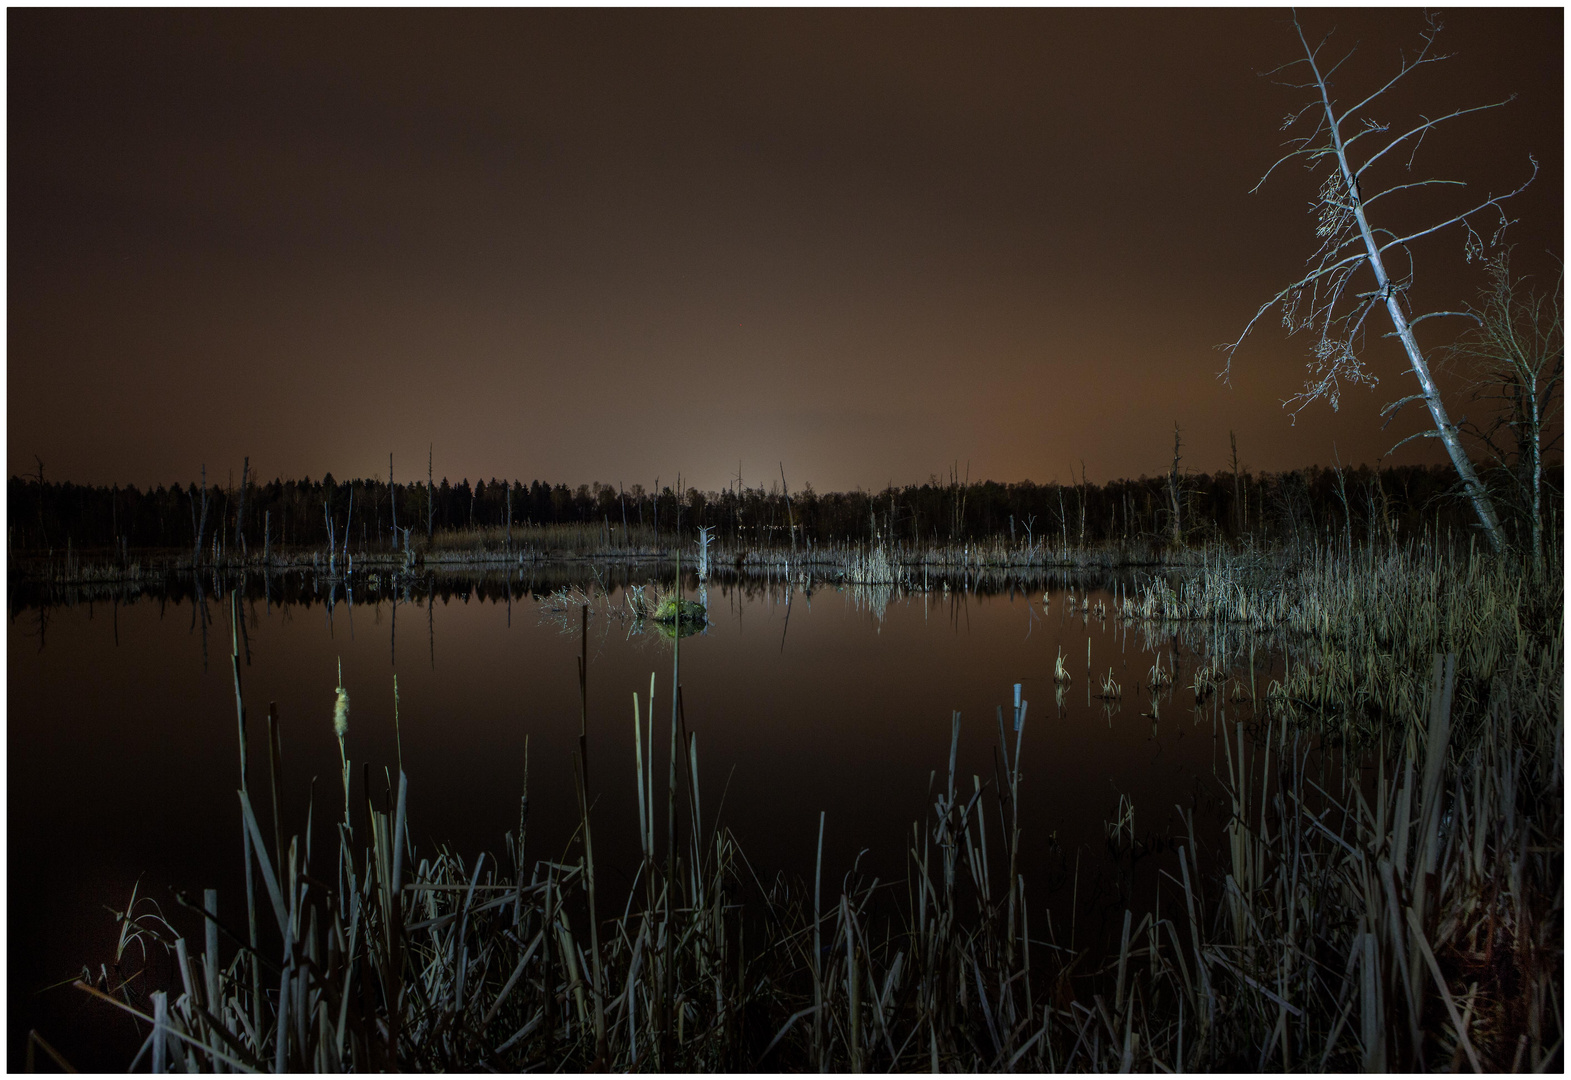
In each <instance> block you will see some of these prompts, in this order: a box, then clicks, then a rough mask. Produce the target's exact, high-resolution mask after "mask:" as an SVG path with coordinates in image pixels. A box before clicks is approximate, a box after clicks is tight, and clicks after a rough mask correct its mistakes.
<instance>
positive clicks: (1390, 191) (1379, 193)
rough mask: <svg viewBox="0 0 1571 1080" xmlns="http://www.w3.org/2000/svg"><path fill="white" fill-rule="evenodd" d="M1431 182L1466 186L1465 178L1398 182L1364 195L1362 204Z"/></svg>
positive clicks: (1424, 185) (1367, 204)
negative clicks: (1409, 182)
mask: <svg viewBox="0 0 1571 1080" xmlns="http://www.w3.org/2000/svg"><path fill="white" fill-rule="evenodd" d="M1431 184H1449V185H1454V186H1456V187H1467V181H1466V180H1417V181H1415V182H1413V183H1411V184H1398V185H1397V186H1396V187H1392V188H1386V189H1385V190H1384V191H1377V192H1375V193H1374V194H1373V195H1369V196H1366V197H1365V199H1364V206H1365V207H1368V206H1369V204H1370V203H1372V202H1374V201H1375V200H1376V199H1378V198H1380V197H1381V196H1382V195H1391V194H1393V193H1395V192H1398V191H1405V190H1407V189H1408V188H1417V187H1428V186H1429V185H1431Z"/></svg>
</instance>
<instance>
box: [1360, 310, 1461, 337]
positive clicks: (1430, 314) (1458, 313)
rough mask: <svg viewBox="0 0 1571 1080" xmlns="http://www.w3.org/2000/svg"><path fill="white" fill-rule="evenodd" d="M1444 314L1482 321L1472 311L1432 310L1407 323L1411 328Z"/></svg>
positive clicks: (1392, 334)
mask: <svg viewBox="0 0 1571 1080" xmlns="http://www.w3.org/2000/svg"><path fill="white" fill-rule="evenodd" d="M1442 315H1456V316H1458V317H1460V318H1463V319H1472V320H1473V321H1474V322H1478V321H1480V320H1479V318H1478V316H1477V315H1475V314H1474V313H1473V312H1471V311H1430V312H1427V313H1425V314H1423V315H1420V316H1418V318H1416V319H1409V320H1407V325H1408V327H1409V328H1412V327H1414V326H1417V325H1418V324H1419V323H1421V322H1423V321H1424V320H1425V319H1438V318H1440V317H1441V316H1442ZM1381 337H1396V332H1395V331H1392V332H1391V333H1389V334H1382V335H1381Z"/></svg>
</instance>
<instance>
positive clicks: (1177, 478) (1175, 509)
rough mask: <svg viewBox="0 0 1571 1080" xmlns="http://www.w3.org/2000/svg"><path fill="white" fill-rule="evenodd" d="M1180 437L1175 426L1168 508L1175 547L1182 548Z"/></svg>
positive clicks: (1168, 482) (1168, 486)
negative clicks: (1179, 493)
mask: <svg viewBox="0 0 1571 1080" xmlns="http://www.w3.org/2000/svg"><path fill="white" fill-rule="evenodd" d="M1180 445H1181V443H1180V436H1179V432H1178V425H1177V424H1176V423H1175V424H1174V425H1173V468H1172V470H1171V471H1170V472H1168V474H1167V508H1168V513H1169V515H1170V520H1169V525H1170V526H1171V527H1172V533H1173V546H1174V547H1182V546H1183V543H1184V521H1183V516H1182V514H1181V512H1180V503H1179V497H1178V489H1179V486H1180V485H1181V484H1182V483H1183V477H1182V476H1181V475H1180V474H1179V471H1178V463H1179V462H1180V461H1182V460H1183V459H1182V458H1181V457H1179V447H1180Z"/></svg>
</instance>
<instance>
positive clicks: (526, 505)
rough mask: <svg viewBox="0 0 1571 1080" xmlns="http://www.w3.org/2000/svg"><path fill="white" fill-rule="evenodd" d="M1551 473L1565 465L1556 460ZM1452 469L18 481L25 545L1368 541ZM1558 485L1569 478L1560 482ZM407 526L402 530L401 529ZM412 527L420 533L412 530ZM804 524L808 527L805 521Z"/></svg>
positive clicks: (1439, 507)
mask: <svg viewBox="0 0 1571 1080" xmlns="http://www.w3.org/2000/svg"><path fill="white" fill-rule="evenodd" d="M1549 475H1550V477H1551V478H1553V479H1558V472H1557V471H1556V470H1550V471H1549ZM1456 492H1457V477H1456V473H1455V471H1454V470H1453V469H1452V468H1451V467H1450V466H1423V465H1402V466H1395V467H1389V468H1381V469H1378V470H1376V469H1371V468H1369V467H1368V466H1362V467H1359V468H1357V469H1340V470H1339V469H1332V468H1325V467H1319V466H1316V467H1311V468H1307V469H1295V470H1292V471H1288V472H1281V473H1253V472H1249V471H1243V470H1240V471H1223V472H1216V473H1200V474H1194V473H1188V474H1182V475H1180V474H1178V472H1177V471H1176V470H1175V471H1174V472H1173V473H1172V474H1170V475H1167V476H1159V477H1145V476H1142V477H1140V478H1138V479H1133V480H1116V481H1112V482H1109V483H1106V484H1093V483H1087V482H1081V483H1074V484H1060V483H1048V484H1038V483H1034V482H1032V481H1030V480H1025V481H1020V482H1017V483H998V482H996V481H990V480H989V481H979V482H975V483H964V482H958V481H954V480H951V481H948V482H946V481H944V480H942V479H940V478H938V477H933V478H931V479H930V480H929V481H928V482H927V483H924V484H911V485H906V486H903V487H889V488H886V489H885V490H883V491H880V492H868V491H860V490H858V491H851V492H832V493H822V494H821V493H818V492H815V491H814V490H813V488H812V486H811V485H810V484H809V485H807V486H805V487H803V488H802V489H800V490H797V491H792V492H790V494H789V496H787V495H786V494H784V493H783V489H782V488H781V487H780V486H779V485H771V487H770V488H768V489H765V488H763V487H756V488H750V487H745V486H742V485H733V486H731V487H729V488H727V489H725V490H723V491H718V492H715V491H709V492H704V491H699V490H697V489H694V488H687V487H681V488H678V489H677V490H673V489H672V487H671V486H669V485H667V486H665V487H662V488H660V489H659V490H658V491H655V490H646V489H645V488H644V487H643V486H642V485H641V484H631V485H627V486H625V487H624V486H623V485H621V484H604V483H594V484H580V485H579V486H578V487H576V488H571V487H569V486H567V485H566V484H561V483H558V484H549V483H545V482H542V481H539V480H534V481H531V482H529V483H527V484H526V483H523V482H521V481H512V482H507V481H502V480H497V479H494V478H493V479H491V480H481V481H476V482H474V483H472V484H471V483H470V481H469V480H468V479H464V480H461V481H459V482H458V483H456V484H455V483H452V482H450V481H449V480H447V479H446V478H444V479H443V480H442V481H441V482H440V483H439V484H428V483H425V482H416V483H408V484H404V483H399V484H393V485H391V486H389V484H388V483H387V482H385V481H382V480H379V479H376V480H373V479H357V480H346V481H340V480H337V479H335V478H334V477H333V476H332V474H331V473H329V474H327V475H326V476H323V477H322V478H321V479H319V480H312V479H309V478H304V479H300V480H282V479H275V480H272V481H270V482H265V483H258V482H256V481H255V480H254V479H252V478H251V477H250V476H249V469H247V470H246V471H245V474H244V475H243V479H242V482H241V483H240V484H230V483H225V484H222V485H217V484H212V483H207V482H205V478H204V482H203V483H201V484H198V483H191V484H188V485H186V486H184V487H181V486H178V485H175V486H170V487H165V486H163V485H159V486H157V487H154V488H151V489H147V490H143V489H139V488H137V487H134V486H119V485H116V486H112V487H90V486H83V485H79V484H73V483H69V482H65V483H61V482H53V481H50V482H47V483H46V482H41V481H40V480H39V479H38V477H36V476H30V477H19V476H15V475H13V476H12V477H11V478H10V485H9V511H10V517H9V522H10V536H9V540H10V544H11V548H12V551H13V552H22V551H44V550H58V549H65V548H66V547H68V546H71V547H74V548H76V549H79V550H80V549H92V548H114V549H121V550H129V549H131V548H165V549H168V548H175V549H179V548H185V549H193V548H204V549H210V548H213V547H215V546H216V547H218V548H220V549H221V550H223V551H224V552H226V553H227V554H229V555H230V556H234V555H245V554H258V553H260V552H261V551H263V550H264V548H268V549H271V550H274V551H277V550H281V549H293V548H301V547H305V548H321V547H326V546H327V545H328V544H329V542H330V540H331V543H332V545H333V546H334V547H335V548H337V547H343V546H344V545H345V543H346V542H347V545H348V550H350V551H351V552H353V551H361V550H388V549H390V548H395V547H401V546H402V545H403V544H404V543H405V541H406V539H407V542H408V543H409V544H410V545H411V546H414V547H418V546H419V544H420V542H421V541H422V540H426V539H429V538H430V537H431V536H432V535H433V534H434V533H437V532H442V531H455V530H456V531H466V530H491V529H498V528H501V529H504V530H505V529H507V528H508V527H509V526H511V527H514V528H521V527H527V526H530V525H579V526H586V527H595V528H597V529H601V530H603V534H604V535H605V536H606V537H607V539H608V541H609V542H611V543H613V544H614V543H618V542H619V540H618V538H621V537H626V536H627V535H628V534H629V533H632V534H633V535H635V536H637V535H642V536H646V537H647V536H651V535H654V534H655V532H658V535H660V536H661V537H669V536H671V535H672V534H673V530H675V529H678V528H679V529H680V531H681V535H682V536H683V537H687V538H691V537H693V536H695V535H696V530H697V528H698V527H700V526H707V527H709V528H711V529H712V530H713V532H714V535H715V537H716V539H717V540H719V541H720V542H722V543H730V544H735V545H739V546H747V545H756V546H767V545H784V546H789V545H790V544H791V543H792V542H793V540H794V541H795V542H796V543H798V544H803V545H806V544H829V543H837V542H847V541H849V542H858V541H867V540H872V541H875V542H880V543H883V542H890V541H893V542H894V543H898V544H948V543H963V542H968V541H976V540H981V539H988V538H1000V537H1003V538H1009V539H1012V540H1013V541H1014V542H1016V543H1019V544H1023V545H1029V544H1037V545H1039V546H1042V547H1046V548H1052V549H1058V548H1074V547H1084V546H1091V545H1097V544H1102V543H1106V542H1109V541H1132V540H1146V541H1157V542H1160V543H1164V544H1174V543H1177V544H1189V543H1196V542H1198V541H1201V540H1207V539H1222V540H1240V539H1243V538H1245V537H1252V538H1253V539H1254V540H1256V541H1257V542H1262V543H1272V542H1281V541H1300V542H1314V541H1316V540H1322V539H1327V538H1331V537H1335V538H1346V539H1351V540H1353V541H1355V542H1359V543H1362V542H1364V541H1366V540H1368V539H1371V538H1373V539H1377V540H1378V539H1395V538H1399V537H1403V536H1408V535H1413V534H1415V532H1416V531H1418V530H1421V529H1423V528H1426V527H1433V526H1436V525H1438V526H1440V527H1442V528H1446V527H1449V528H1454V529H1459V530H1465V529H1467V528H1468V527H1470V524H1471V517H1470V514H1469V511H1468V508H1467V506H1466V505H1465V503H1463V502H1462V501H1461V500H1460V499H1459V498H1458V497H1457V495H1456ZM1549 494H1551V495H1553V496H1555V498H1553V499H1551V503H1556V502H1557V498H1558V494H1559V493H1558V491H1556V492H1551V493H1549ZM395 522H396V526H397V529H398V531H397V532H395V531H394V526H395ZM406 530H407V537H406V535H405V531H406ZM793 533H794V536H793Z"/></svg>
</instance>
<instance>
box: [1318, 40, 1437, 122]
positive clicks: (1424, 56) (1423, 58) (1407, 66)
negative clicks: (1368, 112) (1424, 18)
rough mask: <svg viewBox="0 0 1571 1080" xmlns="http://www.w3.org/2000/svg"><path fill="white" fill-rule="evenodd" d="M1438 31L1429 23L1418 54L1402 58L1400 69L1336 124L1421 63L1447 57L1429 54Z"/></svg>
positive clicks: (1345, 120) (1389, 87) (1344, 114)
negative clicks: (1410, 57) (1409, 58)
mask: <svg viewBox="0 0 1571 1080" xmlns="http://www.w3.org/2000/svg"><path fill="white" fill-rule="evenodd" d="M1439 31H1440V27H1439V26H1437V25H1431V26H1430V27H1429V28H1428V29H1426V30H1425V31H1424V33H1423V34H1422V37H1423V39H1424V47H1423V48H1422V49H1419V50H1418V56H1417V57H1415V58H1414V59H1413V60H1412V61H1411V62H1408V61H1406V60H1404V61H1403V62H1402V69H1401V70H1400V71H1398V72H1397V73H1396V74H1395V75H1393V76H1391V80H1390V81H1389V82H1387V83H1386V84H1385V85H1384V86H1382V87H1381V88H1380V89H1378V90H1376V91H1375V92H1374V93H1373V94H1370V95H1369V96H1368V97H1366V98H1365V99H1364V100H1363V101H1360V102H1359V103H1358V104H1357V105H1354V106H1353V107H1352V108H1351V109H1348V110H1347V111H1346V112H1345V113H1343V114H1342V115H1341V116H1339V117H1337V118H1336V123H1337V126H1338V127H1340V126H1341V125H1342V124H1344V123H1346V122H1347V118H1348V117H1350V116H1352V115H1353V114H1354V113H1356V112H1358V110H1360V109H1362V108H1363V107H1364V106H1365V105H1368V104H1369V103H1370V102H1371V101H1373V100H1375V98H1377V97H1379V96H1380V95H1381V94H1384V93H1385V92H1386V91H1387V90H1389V89H1391V88H1392V87H1393V86H1395V85H1396V84H1397V83H1398V82H1400V81H1401V80H1402V79H1404V78H1406V77H1407V76H1408V75H1410V74H1412V73H1413V72H1414V71H1415V70H1417V69H1418V67H1419V66H1420V65H1422V64H1433V63H1437V62H1439V61H1441V60H1445V59H1448V57H1446V56H1429V50H1430V48H1431V47H1432V46H1433V45H1434V43H1435V35H1436V34H1437V33H1439ZM1328 74H1329V73H1328Z"/></svg>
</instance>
